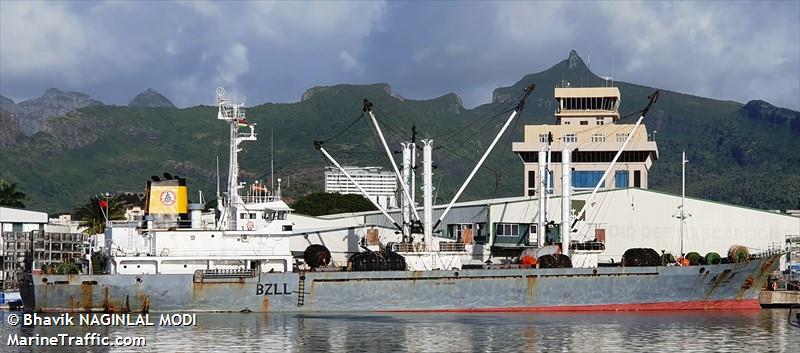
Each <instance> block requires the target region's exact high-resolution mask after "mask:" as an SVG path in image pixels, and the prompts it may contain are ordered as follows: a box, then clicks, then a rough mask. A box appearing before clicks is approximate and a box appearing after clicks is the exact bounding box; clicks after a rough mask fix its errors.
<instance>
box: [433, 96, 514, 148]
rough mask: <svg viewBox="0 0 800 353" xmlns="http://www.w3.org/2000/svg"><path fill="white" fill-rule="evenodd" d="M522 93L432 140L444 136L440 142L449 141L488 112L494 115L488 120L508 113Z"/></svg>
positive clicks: (467, 129) (479, 130)
mask: <svg viewBox="0 0 800 353" xmlns="http://www.w3.org/2000/svg"><path fill="white" fill-rule="evenodd" d="M524 94H525V93H524V92H523V93H520V94H519V95H518V96H517V97H515V98H514V99H511V100H508V101H506V102H505V103H506V104H502V103H501V104H497V105H495V106H494V107H493V108H491V109H488V110H487V111H486V112H484V113H483V114H481V116H479V117H477V118H475V119H473V120H472V121H470V122H468V123H466V124H464V126H462V127H461V128H460V129H452V130H450V131H449V132H445V133H443V134H441V135H437V136H434V137H433V139H434V140H436V139H441V138H444V140H442V141H441V142H440V143H446V142H451V140H452V139H453V138H455V137H456V136H457V135H458V134H459V133H461V132H464V131H469V129H470V128H471V127H473V126H474V125H475V124H477V123H478V122H480V121H481V120H483V119H484V118H485V117H486V116H488V115H489V114H492V113H494V115H492V117H491V118H489V119H488V120H489V121H492V120H494V119H495V118H497V117H498V116H500V115H503V114H505V113H508V112H510V111H511V109H514V108H513V107H511V105H513V104H514V102H518V101H519V100H520V98H522V96H523V95H524ZM481 131H482V129H478V132H481ZM473 136H474V135H473Z"/></svg>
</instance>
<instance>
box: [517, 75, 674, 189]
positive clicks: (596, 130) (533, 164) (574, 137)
mask: <svg viewBox="0 0 800 353" xmlns="http://www.w3.org/2000/svg"><path fill="white" fill-rule="evenodd" d="M567 86H568V85H567ZM555 100H556V102H557V103H558V107H557V108H556V111H555V120H556V124H555V125H526V126H525V130H524V141H523V142H514V143H513V145H512V150H513V151H514V152H515V153H516V154H517V155H519V156H520V158H521V159H522V161H523V170H524V177H523V178H524V184H523V186H524V187H523V195H526V196H533V195H536V193H537V189H538V185H537V180H538V179H537V173H540V171H539V170H538V162H539V152H540V151H546V150H547V148H548V146H549V149H550V151H551V152H549V153H545V155H548V154H549V156H550V158H549V162H550V164H549V173H550V178H549V180H550V182H549V184H548V185H549V187H548V191H549V193H551V194H561V183H559V182H558V181H556V182H553V179H554V177H555V178H556V179H558V178H560V176H561V160H562V158H561V153H562V150H563V149H564V148H569V149H571V150H572V155H571V157H572V158H571V160H570V163H571V168H572V187H573V189H574V190H575V191H581V190H591V189H593V188H594V187H595V186H596V185H597V183H598V182H599V181H600V179H601V177H602V176H603V172H604V171H605V170H606V168H608V166H609V165H610V164H611V161H612V160H613V158H614V155H615V154H616V152H617V151H618V150H619V149H620V147H622V145H623V144H624V143H625V140H626V139H628V137H629V136H630V134H631V132H632V131H634V126H635V124H620V123H618V122H619V120H620V115H619V105H620V92H619V88H617V87H587V88H571V87H556V88H555ZM657 159H658V148H657V146H656V142H655V141H653V140H652V139H651V138H649V136H648V134H647V129H646V128H645V126H644V124H642V125H641V126H639V127H638V128H637V129H636V131H635V132H634V133H633V136H630V142H629V143H628V146H626V148H625V151H624V152H622V155H620V158H619V160H618V161H617V164H616V167H615V170H614V172H613V173H612V174H611V175H610V176H609V177H608V178H606V180H605V182H604V185H602V186H601V188H602V189H619V188H628V187H635V188H642V189H647V187H648V183H647V179H648V170H649V169H650V166H651V165H652V163H653V161H655V160H657Z"/></svg>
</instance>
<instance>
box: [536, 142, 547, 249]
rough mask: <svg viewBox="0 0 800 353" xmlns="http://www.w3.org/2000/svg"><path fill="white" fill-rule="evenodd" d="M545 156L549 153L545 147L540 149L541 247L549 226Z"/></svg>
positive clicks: (539, 240)
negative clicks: (545, 195)
mask: <svg viewBox="0 0 800 353" xmlns="http://www.w3.org/2000/svg"><path fill="white" fill-rule="evenodd" d="M545 158H547V154H546V153H545V151H544V149H542V150H541V151H539V161H538V162H539V224H538V229H537V231H536V235H537V237H536V243H537V245H539V247H540V248H541V247H543V246H544V241H545V229H546V227H547V218H546V216H545V210H546V209H547V206H546V205H545V197H544V194H545V193H546V192H547V184H545V183H547V179H545V177H544V173H546V172H547V167H545V165H544V164H545Z"/></svg>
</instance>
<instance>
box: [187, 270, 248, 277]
mask: <svg viewBox="0 0 800 353" xmlns="http://www.w3.org/2000/svg"><path fill="white" fill-rule="evenodd" d="M255 276H256V270H250V269H213V270H197V271H195V272H194V277H195V279H197V278H200V279H219V278H252V277H255Z"/></svg>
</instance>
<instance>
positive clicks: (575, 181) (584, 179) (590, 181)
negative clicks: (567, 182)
mask: <svg viewBox="0 0 800 353" xmlns="http://www.w3.org/2000/svg"><path fill="white" fill-rule="evenodd" d="M602 177H603V172H602V171H598V170H576V171H574V172H572V187H574V188H584V189H585V188H594V187H595V186H597V183H598V182H600V178H602ZM604 187H605V185H600V188H604Z"/></svg>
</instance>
